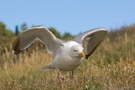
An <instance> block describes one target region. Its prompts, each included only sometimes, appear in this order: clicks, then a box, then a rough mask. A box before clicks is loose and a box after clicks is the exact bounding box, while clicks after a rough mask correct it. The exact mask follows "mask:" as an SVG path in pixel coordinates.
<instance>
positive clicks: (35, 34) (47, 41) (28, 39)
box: [12, 26, 59, 54]
mask: <svg viewBox="0 0 135 90" xmlns="http://www.w3.org/2000/svg"><path fill="white" fill-rule="evenodd" d="M37 39H38V40H40V41H41V42H42V43H43V44H44V45H45V46H46V48H47V50H48V51H49V52H51V53H54V52H55V51H56V50H57V49H58V48H59V44H58V42H57V38H56V37H55V36H54V35H53V34H52V33H51V32H50V31H49V30H48V29H47V28H45V27H43V26H39V27H34V28H30V29H28V30H26V31H24V32H22V33H21V34H20V35H19V36H18V37H17V39H16V40H15V42H14V44H13V47H12V52H13V53H14V54H18V53H20V52H21V51H22V50H24V49H26V48H28V47H29V46H30V45H31V44H32V43H33V42H34V41H35V40H37Z"/></svg>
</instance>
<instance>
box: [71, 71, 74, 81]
mask: <svg viewBox="0 0 135 90" xmlns="http://www.w3.org/2000/svg"><path fill="white" fill-rule="evenodd" d="M71 78H72V80H74V71H71Z"/></svg>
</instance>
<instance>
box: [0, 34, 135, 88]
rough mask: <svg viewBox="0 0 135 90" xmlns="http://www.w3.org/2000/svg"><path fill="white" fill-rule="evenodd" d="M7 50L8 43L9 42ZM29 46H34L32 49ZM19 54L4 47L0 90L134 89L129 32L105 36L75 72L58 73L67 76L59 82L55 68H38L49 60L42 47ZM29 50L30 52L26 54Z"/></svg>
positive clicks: (134, 45)
mask: <svg viewBox="0 0 135 90" xmlns="http://www.w3.org/2000/svg"><path fill="white" fill-rule="evenodd" d="M9 46H10V50H11V46H12V45H11V44H9ZM32 48H35V49H34V50H32ZM32 48H30V49H29V50H28V51H25V52H23V53H21V54H19V55H17V56H16V55H12V54H11V52H10V51H9V50H8V49H7V48H6V47H5V48H4V53H1V55H0V90H61V89H63V90H134V88H135V55H134V54H135V50H134V48H135V41H134V38H133V37H132V36H130V35H128V34H127V35H126V34H124V35H123V36H119V37H118V38H117V40H116V41H111V40H110V38H109V37H107V38H106V39H105V40H104V41H103V42H102V43H101V45H100V46H99V47H98V49H97V50H96V51H95V52H94V54H93V55H92V56H91V57H90V58H89V60H84V61H83V63H82V65H81V66H80V67H79V68H78V69H76V71H75V76H74V77H75V80H74V81H72V80H71V79H70V74H71V73H70V72H61V73H62V75H63V76H64V77H65V78H67V79H65V80H64V81H62V84H61V85H60V82H59V80H58V79H57V74H56V72H55V70H51V71H47V72H43V71H39V70H38V69H39V68H41V67H43V66H45V65H47V64H48V63H49V62H50V61H51V55H49V54H48V53H47V52H46V50H43V49H42V48H43V47H42V48H38V47H37V46H34V47H32ZM29 51H31V53H29Z"/></svg>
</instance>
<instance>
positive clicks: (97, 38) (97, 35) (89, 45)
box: [74, 28, 107, 59]
mask: <svg viewBox="0 0 135 90" xmlns="http://www.w3.org/2000/svg"><path fill="white" fill-rule="evenodd" d="M106 34H107V30H106V29H104V28H96V29H92V30H88V31H86V32H83V33H81V34H79V35H77V36H76V37H75V38H74V40H75V41H77V42H78V43H80V44H85V45H83V46H84V48H85V55H86V59H88V57H89V56H90V55H91V54H92V53H93V52H94V51H95V50H96V48H97V47H98V45H99V44H100V43H101V41H102V40H103V39H104V37H105V36H106ZM85 41H86V42H85Z"/></svg>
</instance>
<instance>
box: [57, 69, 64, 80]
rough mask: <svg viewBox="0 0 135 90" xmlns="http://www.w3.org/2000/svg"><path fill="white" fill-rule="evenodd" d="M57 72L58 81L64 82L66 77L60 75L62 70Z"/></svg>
mask: <svg viewBox="0 0 135 90" xmlns="http://www.w3.org/2000/svg"><path fill="white" fill-rule="evenodd" d="M57 72H58V79H59V80H64V77H63V76H62V75H60V70H57Z"/></svg>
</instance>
